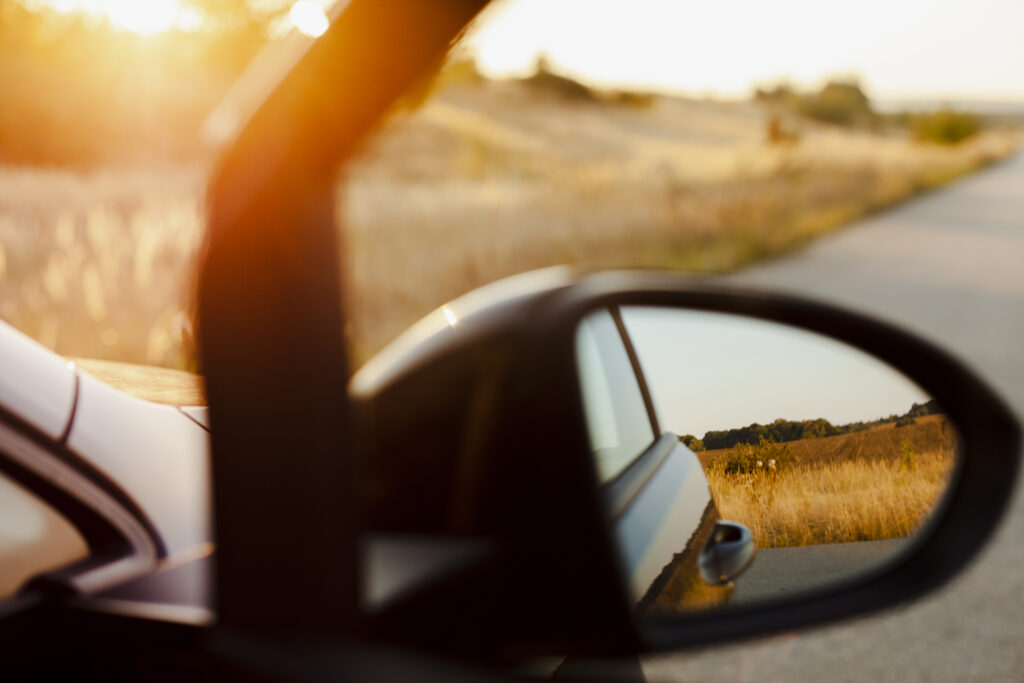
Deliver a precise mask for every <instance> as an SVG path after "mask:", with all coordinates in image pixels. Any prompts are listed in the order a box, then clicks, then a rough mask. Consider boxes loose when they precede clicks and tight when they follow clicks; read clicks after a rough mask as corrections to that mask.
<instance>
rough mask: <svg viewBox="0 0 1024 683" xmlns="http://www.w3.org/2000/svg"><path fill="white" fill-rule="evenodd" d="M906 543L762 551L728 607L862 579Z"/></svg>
mask: <svg viewBox="0 0 1024 683" xmlns="http://www.w3.org/2000/svg"><path fill="white" fill-rule="evenodd" d="M906 544H907V541H906V540H905V539H902V538H900V539H891V540H887V541H862V542H859V543H832V544H829V545H805V546H801V547H798V548H762V549H760V550H758V551H757V556H756V557H755V558H754V564H752V565H751V566H750V568H749V569H747V571H745V572H744V573H743V576H741V577H740V578H739V579H738V580H737V581H736V591H735V592H734V593H733V594H732V597H731V598H730V600H729V602H730V604H733V605H736V604H743V603H752V602H760V601H764V600H775V599H779V598H785V597H786V596H788V595H789V596H791V595H795V594H798V593H804V592H806V591H809V590H814V589H818V588H823V587H826V586H830V585H835V584H836V583H839V582H842V581H845V580H847V579H850V578H853V577H856V576H861V575H863V574H864V572H866V571H870V570H871V569H875V568H877V567H882V566H884V565H886V564H888V563H889V562H890V561H892V559H893V558H895V557H896V555H897V554H899V552H900V551H901V550H903V549H904V547H905V546H906Z"/></svg>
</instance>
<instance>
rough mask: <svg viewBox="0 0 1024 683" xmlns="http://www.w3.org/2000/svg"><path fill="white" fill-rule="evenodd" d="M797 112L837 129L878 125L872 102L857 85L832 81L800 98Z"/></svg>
mask: <svg viewBox="0 0 1024 683" xmlns="http://www.w3.org/2000/svg"><path fill="white" fill-rule="evenodd" d="M798 110H799V112H800V113H801V114H803V115H804V116H806V117H807V118H811V119H815V120H817V121H822V122H824V123H831V124H834V125H838V126H853V125H865V124H872V123H874V122H875V119H876V115H875V112H874V110H873V109H872V108H871V101H870V100H869V99H868V96H867V95H865V94H864V91H863V90H861V89H860V86H859V85H858V84H857V83H854V82H846V81H830V82H829V83H828V84H826V85H825V87H823V88H822V89H821V90H820V91H818V93H816V94H812V95H804V96H803V97H801V98H800V101H799V106H798Z"/></svg>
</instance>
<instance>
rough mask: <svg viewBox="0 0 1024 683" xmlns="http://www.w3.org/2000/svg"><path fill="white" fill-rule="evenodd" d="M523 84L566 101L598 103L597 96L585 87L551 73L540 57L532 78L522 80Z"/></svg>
mask: <svg viewBox="0 0 1024 683" xmlns="http://www.w3.org/2000/svg"><path fill="white" fill-rule="evenodd" d="M523 82H524V83H526V84H527V85H529V86H531V87H533V88H536V89H537V90H544V91H547V92H550V93H552V94H555V95H558V96H559V97H563V98H565V99H567V100H576V101H579V102H597V101H598V97H597V95H596V94H595V93H594V91H593V90H591V89H590V88H588V87H587V86H585V85H583V84H582V83H580V82H579V81H576V80H574V79H572V78H569V77H568V76H563V75H561V74H557V73H555V72H554V71H552V70H551V67H550V66H549V64H548V60H547V58H545V57H540V58H539V59H538V60H537V70H536V71H535V72H534V74H533V75H532V76H530V77H528V78H525V79H523Z"/></svg>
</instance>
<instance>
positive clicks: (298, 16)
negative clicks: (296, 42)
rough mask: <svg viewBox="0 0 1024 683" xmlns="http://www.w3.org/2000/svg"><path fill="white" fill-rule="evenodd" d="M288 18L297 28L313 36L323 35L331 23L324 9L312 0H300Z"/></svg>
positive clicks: (293, 6)
mask: <svg viewBox="0 0 1024 683" xmlns="http://www.w3.org/2000/svg"><path fill="white" fill-rule="evenodd" d="M288 18H289V19H291V20H292V24H294V25H295V28H297V29H299V31H301V32H302V33H305V34H306V35H307V36H310V37H312V38H316V37H318V36H321V35H323V33H324V31H326V30H327V27H328V26H330V23H331V22H330V21H329V20H328V19H327V15H326V14H324V11H323V10H322V9H320V7H319V6H317V5H316V3H314V2H311V1H310V0H299V1H298V2H296V3H295V4H294V5H292V9H291V11H290V12H288Z"/></svg>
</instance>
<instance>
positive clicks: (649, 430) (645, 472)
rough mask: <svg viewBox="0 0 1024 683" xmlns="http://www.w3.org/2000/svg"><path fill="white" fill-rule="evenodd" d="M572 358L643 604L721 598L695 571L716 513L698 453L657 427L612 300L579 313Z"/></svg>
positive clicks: (620, 540) (657, 606) (660, 606)
mask: <svg viewBox="0 0 1024 683" xmlns="http://www.w3.org/2000/svg"><path fill="white" fill-rule="evenodd" d="M577 360H578V366H579V373H580V386H581V393H582V397H583V405H584V410H585V413H586V422H587V430H588V433H589V436H590V442H591V449H592V451H593V454H594V460H595V464H596V467H597V472H598V478H599V481H600V483H601V487H602V493H603V496H604V500H605V505H606V508H607V512H608V516H609V520H610V523H611V525H612V529H613V534H614V538H615V541H616V543H617V546H618V548H619V550H620V554H621V559H622V565H623V570H624V572H625V574H626V575H627V577H628V582H629V585H630V588H631V590H632V594H633V597H634V599H635V600H636V602H637V605H638V607H639V608H640V609H642V610H655V611H667V612H674V611H680V610H686V609H696V608H702V607H708V606H711V605H714V604H718V603H720V602H722V601H724V600H726V599H727V598H728V596H729V595H730V594H731V592H732V589H731V587H729V586H712V585H710V584H708V583H707V582H706V581H704V580H703V579H702V578H701V575H700V570H699V556H700V553H701V550H702V549H703V548H704V546H705V545H706V544H707V542H708V539H709V538H710V536H711V534H712V531H713V530H714V528H715V525H716V524H717V523H718V521H719V514H718V509H717V507H716V506H715V502H714V500H713V499H712V497H711V492H710V489H709V488H708V482H707V479H706V477H705V476H704V471H703V468H702V467H701V464H700V461H699V460H698V459H697V456H696V455H695V454H694V453H693V452H692V451H690V449H688V448H686V447H685V446H684V445H683V444H682V443H680V441H679V439H678V437H677V436H676V435H675V434H671V433H664V434H663V433H661V432H660V430H659V426H658V419H657V415H656V414H655V411H654V407H653V404H652V402H651V398H650V393H649V392H648V389H647V383H646V381H645V379H644V375H643V372H642V369H641V366H640V363H639V359H638V358H637V356H636V353H635V350H634V348H633V345H632V343H631V341H630V338H629V334H628V332H627V330H626V327H625V325H624V324H623V321H622V317H621V314H620V312H619V310H618V309H617V308H614V307H613V308H609V309H605V310H601V311H598V312H597V313H594V314H591V315H589V316H588V317H587V318H586V319H584V321H583V323H582V324H581V325H580V327H579V330H578V332H577Z"/></svg>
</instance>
